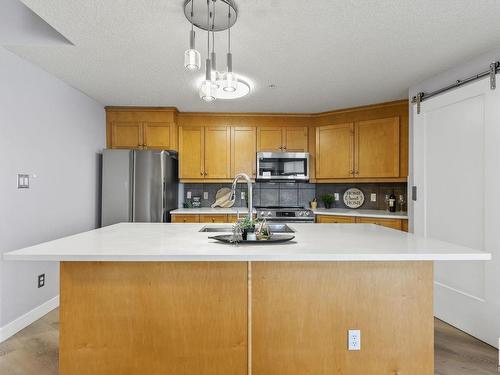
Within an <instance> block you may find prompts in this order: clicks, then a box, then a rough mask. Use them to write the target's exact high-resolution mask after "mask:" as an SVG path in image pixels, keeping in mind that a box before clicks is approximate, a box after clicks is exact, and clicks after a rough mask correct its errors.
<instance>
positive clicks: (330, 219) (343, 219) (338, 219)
mask: <svg viewBox="0 0 500 375" xmlns="http://www.w3.org/2000/svg"><path fill="white" fill-rule="evenodd" d="M316 222H317V223H333V224H343V223H354V222H355V219H354V217H351V216H333V215H318V216H316Z"/></svg>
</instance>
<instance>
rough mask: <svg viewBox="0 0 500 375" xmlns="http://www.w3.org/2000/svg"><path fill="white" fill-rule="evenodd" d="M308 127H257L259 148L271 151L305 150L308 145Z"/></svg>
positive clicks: (259, 149)
mask: <svg viewBox="0 0 500 375" xmlns="http://www.w3.org/2000/svg"><path fill="white" fill-rule="evenodd" d="M307 135H308V128H307V127H305V126H304V127H303V126H298V127H295V126H293V127H292V126H276V127H267V126H265V127H264V126H263V127H258V128H257V150H258V151H271V152H282V151H290V152H305V151H307V149H308V147H307V144H308V138H307Z"/></svg>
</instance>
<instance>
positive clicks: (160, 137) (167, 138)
mask: <svg viewBox="0 0 500 375" xmlns="http://www.w3.org/2000/svg"><path fill="white" fill-rule="evenodd" d="M172 133H173V132H172V124H171V123H169V122H145V123H144V124H143V137H144V142H143V144H144V147H146V148H153V149H160V150H167V149H170V147H171V145H172V139H171V138H172Z"/></svg>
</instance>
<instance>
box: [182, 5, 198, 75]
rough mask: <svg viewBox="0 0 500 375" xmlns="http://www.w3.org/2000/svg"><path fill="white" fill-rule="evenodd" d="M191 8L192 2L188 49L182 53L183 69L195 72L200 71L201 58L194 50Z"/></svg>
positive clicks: (192, 13)
mask: <svg viewBox="0 0 500 375" xmlns="http://www.w3.org/2000/svg"><path fill="white" fill-rule="evenodd" d="M193 7H194V0H192V1H191V18H190V22H191V31H190V32H189V49H188V50H186V52H184V67H185V68H186V69H187V70H189V71H192V72H194V71H196V70H200V66H201V57H200V53H199V52H198V51H197V50H196V48H195V32H194V25H193V16H194V12H193Z"/></svg>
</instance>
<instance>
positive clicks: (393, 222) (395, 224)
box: [356, 217, 401, 230]
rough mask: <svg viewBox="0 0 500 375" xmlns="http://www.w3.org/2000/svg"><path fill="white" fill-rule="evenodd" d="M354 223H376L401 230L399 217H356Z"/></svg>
mask: <svg viewBox="0 0 500 375" xmlns="http://www.w3.org/2000/svg"><path fill="white" fill-rule="evenodd" d="M356 223H359V224H376V225H381V226H383V227H387V228H392V229H398V230H401V219H380V218H376V217H357V218H356Z"/></svg>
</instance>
